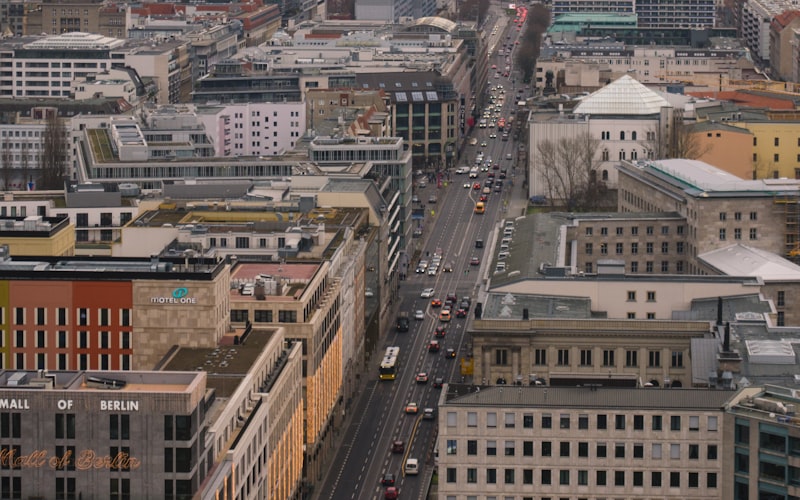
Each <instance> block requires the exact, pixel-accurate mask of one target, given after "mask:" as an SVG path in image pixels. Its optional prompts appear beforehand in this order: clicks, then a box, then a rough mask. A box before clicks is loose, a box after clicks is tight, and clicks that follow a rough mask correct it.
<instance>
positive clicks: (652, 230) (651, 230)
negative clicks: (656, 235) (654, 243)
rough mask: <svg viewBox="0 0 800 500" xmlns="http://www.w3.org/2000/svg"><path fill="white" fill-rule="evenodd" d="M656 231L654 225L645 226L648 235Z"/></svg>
mask: <svg viewBox="0 0 800 500" xmlns="http://www.w3.org/2000/svg"><path fill="white" fill-rule="evenodd" d="M654 231H655V229H654V228H653V226H647V227H646V228H645V233H647V235H648V236H649V235H652V234H653V232H654Z"/></svg>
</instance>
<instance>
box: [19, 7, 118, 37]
mask: <svg viewBox="0 0 800 500" xmlns="http://www.w3.org/2000/svg"><path fill="white" fill-rule="evenodd" d="M129 21H130V8H129V7H128V6H126V5H124V4H115V3H111V2H108V1H106V0H67V1H56V0H43V1H41V2H37V3H36V4H35V5H33V8H32V9H29V10H28V12H27V13H26V19H25V32H24V34H26V35H38V34H40V33H47V34H49V35H60V34H62V33H72V32H77V31H82V32H84V33H99V34H102V35H105V36H109V37H114V38H121V39H123V40H124V39H125V38H127V37H128V26H130V25H131V24H130V22H129Z"/></svg>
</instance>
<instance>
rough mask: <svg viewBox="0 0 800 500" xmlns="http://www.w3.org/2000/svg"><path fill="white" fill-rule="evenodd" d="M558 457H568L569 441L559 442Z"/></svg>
mask: <svg viewBox="0 0 800 500" xmlns="http://www.w3.org/2000/svg"><path fill="white" fill-rule="evenodd" d="M558 448H559V456H561V457H568V456H569V441H561V442H560V443H559V447H558Z"/></svg>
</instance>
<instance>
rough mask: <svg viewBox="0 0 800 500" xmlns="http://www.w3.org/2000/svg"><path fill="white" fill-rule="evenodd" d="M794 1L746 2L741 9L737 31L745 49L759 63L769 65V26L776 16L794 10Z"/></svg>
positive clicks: (759, 0) (757, 0)
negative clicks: (747, 49)
mask: <svg viewBox="0 0 800 500" xmlns="http://www.w3.org/2000/svg"><path fill="white" fill-rule="evenodd" d="M797 8H798V3H797V2H796V1H795V0H746V1H745V2H744V3H743V4H742V7H741V14H740V26H739V30H740V33H741V37H742V38H743V39H744V40H745V43H746V44H747V47H748V48H749V49H750V51H751V53H752V54H753V56H754V57H755V58H756V59H757V60H758V61H760V62H763V63H770V62H771V61H770V50H771V49H770V26H771V25H772V21H773V19H775V17H776V16H779V15H781V14H783V13H784V12H785V11H790V10H795V9H797Z"/></svg>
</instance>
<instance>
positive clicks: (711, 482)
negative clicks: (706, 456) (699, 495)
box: [706, 472, 717, 488]
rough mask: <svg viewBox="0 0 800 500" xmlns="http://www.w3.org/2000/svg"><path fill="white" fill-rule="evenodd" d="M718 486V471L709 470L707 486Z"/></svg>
mask: <svg viewBox="0 0 800 500" xmlns="http://www.w3.org/2000/svg"><path fill="white" fill-rule="evenodd" d="M716 487H717V473H716V472H709V473H707V474H706V488H716Z"/></svg>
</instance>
